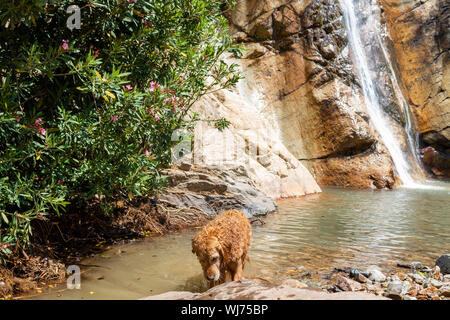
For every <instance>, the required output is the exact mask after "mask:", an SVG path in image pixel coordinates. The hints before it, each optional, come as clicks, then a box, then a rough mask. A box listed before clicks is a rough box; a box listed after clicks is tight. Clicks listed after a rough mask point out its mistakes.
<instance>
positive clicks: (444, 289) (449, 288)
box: [439, 286, 450, 298]
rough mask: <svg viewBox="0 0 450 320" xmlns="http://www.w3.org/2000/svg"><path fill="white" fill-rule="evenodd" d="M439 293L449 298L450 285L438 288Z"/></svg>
mask: <svg viewBox="0 0 450 320" xmlns="http://www.w3.org/2000/svg"><path fill="white" fill-rule="evenodd" d="M439 295H441V296H444V297H447V298H450V286H445V287H441V288H440V289H439Z"/></svg>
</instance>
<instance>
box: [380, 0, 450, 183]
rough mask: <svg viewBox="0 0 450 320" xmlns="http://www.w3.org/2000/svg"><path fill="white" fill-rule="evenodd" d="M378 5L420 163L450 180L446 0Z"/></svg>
mask: <svg viewBox="0 0 450 320" xmlns="http://www.w3.org/2000/svg"><path fill="white" fill-rule="evenodd" d="M380 4H381V5H382V8H383V11H384V16H385V18H386V25H387V27H388V31H389V36H390V38H391V41H392V42H391V53H392V61H393V64H394V65H395V67H396V70H397V72H398V74H399V76H400V80H401V81H400V82H401V85H402V91H403V92H404V94H405V97H407V101H408V104H409V106H410V109H411V111H412V113H413V115H414V118H415V120H416V124H417V129H418V133H420V140H421V144H422V147H423V148H424V150H423V151H422V153H423V154H424V157H423V158H424V162H425V164H426V166H427V167H428V168H429V169H431V171H432V173H433V174H434V175H435V176H436V177H443V178H445V177H446V178H450V99H449V90H450V64H449V60H450V53H449V48H450V2H449V1H448V0H428V1H406V0H381V1H380Z"/></svg>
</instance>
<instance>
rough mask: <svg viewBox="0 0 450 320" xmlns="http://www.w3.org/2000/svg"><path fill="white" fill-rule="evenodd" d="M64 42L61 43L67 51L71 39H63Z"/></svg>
mask: <svg viewBox="0 0 450 320" xmlns="http://www.w3.org/2000/svg"><path fill="white" fill-rule="evenodd" d="M62 42H63V44H62V45H61V47H62V48H63V49H64V50H66V51H67V50H69V45H68V44H67V43H68V42H69V41H68V40H63V41H62Z"/></svg>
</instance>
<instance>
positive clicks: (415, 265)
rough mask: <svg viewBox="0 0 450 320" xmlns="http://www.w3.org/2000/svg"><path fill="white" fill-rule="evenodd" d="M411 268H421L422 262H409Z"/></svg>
mask: <svg viewBox="0 0 450 320" xmlns="http://www.w3.org/2000/svg"><path fill="white" fill-rule="evenodd" d="M411 268H413V269H416V270H418V269H422V263H420V262H418V261H415V262H411Z"/></svg>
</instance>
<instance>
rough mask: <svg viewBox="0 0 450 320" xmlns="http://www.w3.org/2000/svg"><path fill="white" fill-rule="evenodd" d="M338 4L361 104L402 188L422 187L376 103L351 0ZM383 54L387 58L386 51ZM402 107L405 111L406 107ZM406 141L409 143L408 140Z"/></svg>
mask: <svg viewBox="0 0 450 320" xmlns="http://www.w3.org/2000/svg"><path fill="white" fill-rule="evenodd" d="M339 2H340V4H341V7H342V10H343V12H344V18H345V22H346V27H347V31H348V35H349V41H350V44H351V46H352V49H353V53H354V56H355V59H356V61H355V62H356V66H357V69H358V73H359V78H360V81H361V86H362V90H363V94H364V100H365V102H366V106H367V111H368V113H369V116H370V118H371V120H372V122H373V124H374V126H375V129H376V130H377V131H378V133H379V134H380V136H381V139H382V141H383V143H384V144H385V146H386V147H387V149H388V151H389V153H390V155H391V157H392V160H393V162H394V166H395V169H396V170H397V173H398V176H399V177H400V179H401V180H402V182H403V185H404V187H412V188H420V187H423V186H422V185H420V184H418V183H416V182H415V181H414V179H413V177H412V175H411V171H412V170H413V167H412V166H411V165H410V164H409V163H408V160H407V157H406V155H405V154H404V152H403V150H402V148H401V147H400V143H399V142H398V140H397V138H396V137H395V135H394V133H393V132H392V130H391V127H390V125H389V121H388V119H386V117H385V115H384V114H383V111H382V108H381V106H380V103H379V99H378V96H377V93H376V90H375V84H374V81H373V79H372V77H371V74H370V69H369V64H368V60H367V59H368V58H367V56H366V54H365V52H364V47H363V45H362V43H361V35H360V30H359V26H358V18H357V17H356V11H355V8H354V4H353V0H339ZM380 40H381V39H380ZM383 51H384V48H383ZM384 54H386V52H385V51H384ZM386 58H388V57H386ZM387 60H388V59H387ZM390 67H391V66H390ZM404 107H407V105H406V106H404ZM405 114H406V115H407V116H409V115H408V111H406V112H405ZM408 121H409V119H408ZM408 139H410V137H408ZM409 142H410V145H411V140H409ZM411 152H412V154H414V153H415V150H414V149H413V150H411Z"/></svg>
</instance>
